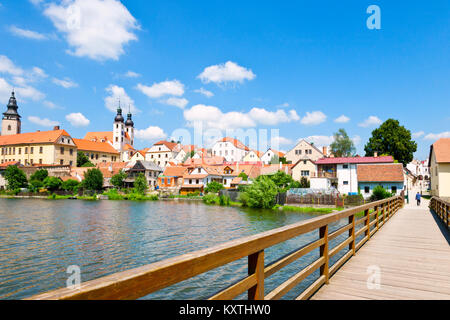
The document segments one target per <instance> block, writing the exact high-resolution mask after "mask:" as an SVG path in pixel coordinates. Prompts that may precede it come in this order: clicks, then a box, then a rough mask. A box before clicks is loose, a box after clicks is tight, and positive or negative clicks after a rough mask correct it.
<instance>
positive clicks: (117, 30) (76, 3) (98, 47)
mask: <svg viewBox="0 0 450 320" xmlns="http://www.w3.org/2000/svg"><path fill="white" fill-rule="evenodd" d="M44 15H45V16H47V17H48V18H49V19H50V20H51V21H52V22H53V24H54V26H55V27H56V29H57V30H58V31H59V32H61V33H63V34H64V35H65V37H66V40H67V43H68V44H69V46H70V47H71V50H70V51H69V53H70V54H73V55H75V56H78V57H88V58H90V59H94V60H100V61H103V60H108V59H112V60H118V59H119V57H120V56H121V55H122V54H124V48H123V47H124V45H126V44H128V43H129V42H130V41H136V40H137V36H136V35H135V34H134V31H135V30H137V29H139V25H138V23H137V21H136V19H135V18H134V17H133V16H132V15H131V13H130V12H129V11H128V9H127V8H126V7H125V6H124V5H123V4H122V3H121V2H120V1H118V0H64V1H62V2H61V3H59V4H56V3H51V4H49V5H48V6H47V7H46V9H45V10H44Z"/></svg>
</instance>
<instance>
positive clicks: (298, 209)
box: [279, 205, 344, 214]
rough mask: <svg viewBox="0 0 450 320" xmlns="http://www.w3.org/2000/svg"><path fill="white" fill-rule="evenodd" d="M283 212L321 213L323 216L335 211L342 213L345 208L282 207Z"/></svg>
mask: <svg viewBox="0 0 450 320" xmlns="http://www.w3.org/2000/svg"><path fill="white" fill-rule="evenodd" d="M279 208H281V210H282V211H287V212H302V213H321V214H328V213H333V212H335V211H341V210H344V208H342V207H339V208H314V207H296V206H286V205H284V206H280V207H279Z"/></svg>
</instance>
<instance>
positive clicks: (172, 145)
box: [154, 140, 177, 150]
mask: <svg viewBox="0 0 450 320" xmlns="http://www.w3.org/2000/svg"><path fill="white" fill-rule="evenodd" d="M158 145H165V146H166V147H167V148H169V149H170V150H173V149H175V148H176V146H177V144H176V143H175V142H169V141H165V140H161V141H159V142H157V143H155V144H154V146H158Z"/></svg>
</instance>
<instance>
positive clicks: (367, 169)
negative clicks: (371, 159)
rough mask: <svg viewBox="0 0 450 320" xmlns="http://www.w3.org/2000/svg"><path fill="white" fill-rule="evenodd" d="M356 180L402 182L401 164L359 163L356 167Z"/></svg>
mask: <svg viewBox="0 0 450 320" xmlns="http://www.w3.org/2000/svg"><path fill="white" fill-rule="evenodd" d="M357 176H358V182H403V181H404V177H403V165H402V164H401V163H389V164H360V165H358V168H357Z"/></svg>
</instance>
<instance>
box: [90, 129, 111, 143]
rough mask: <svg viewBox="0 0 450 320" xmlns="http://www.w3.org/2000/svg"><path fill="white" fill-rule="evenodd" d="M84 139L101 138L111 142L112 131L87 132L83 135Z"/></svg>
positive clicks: (98, 139)
mask: <svg viewBox="0 0 450 320" xmlns="http://www.w3.org/2000/svg"><path fill="white" fill-rule="evenodd" d="M84 140H91V141H99V142H100V141H101V140H108V141H111V142H113V133H112V131H98V132H88V133H86V135H85V136H84Z"/></svg>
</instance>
